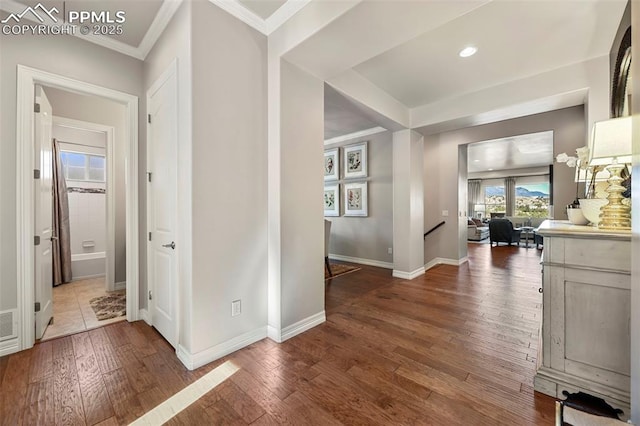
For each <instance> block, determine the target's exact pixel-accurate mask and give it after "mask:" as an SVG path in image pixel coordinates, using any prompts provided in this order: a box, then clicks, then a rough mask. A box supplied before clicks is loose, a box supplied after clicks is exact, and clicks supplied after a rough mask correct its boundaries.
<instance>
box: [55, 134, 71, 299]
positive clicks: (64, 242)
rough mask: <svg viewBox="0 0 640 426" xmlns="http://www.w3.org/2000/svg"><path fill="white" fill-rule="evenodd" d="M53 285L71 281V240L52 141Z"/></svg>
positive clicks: (66, 199) (65, 198)
mask: <svg viewBox="0 0 640 426" xmlns="http://www.w3.org/2000/svg"><path fill="white" fill-rule="evenodd" d="M53 235H54V236H56V237H57V238H54V239H53V240H52V241H51V245H52V251H53V285H54V287H55V286H57V285H60V284H63V283H68V282H69V281H71V238H70V231H69V197H68V196H67V183H66V181H65V179H64V174H63V172H62V161H61V159H60V147H59V146H58V141H56V140H55V139H54V140H53Z"/></svg>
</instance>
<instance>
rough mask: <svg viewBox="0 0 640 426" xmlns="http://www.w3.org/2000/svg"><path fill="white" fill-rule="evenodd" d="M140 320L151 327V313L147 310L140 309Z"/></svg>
mask: <svg viewBox="0 0 640 426" xmlns="http://www.w3.org/2000/svg"><path fill="white" fill-rule="evenodd" d="M138 319H141V320H142V321H144V322H146V323H147V324H149V325H151V317H150V316H149V311H148V310H146V309H145V308H140V309H138Z"/></svg>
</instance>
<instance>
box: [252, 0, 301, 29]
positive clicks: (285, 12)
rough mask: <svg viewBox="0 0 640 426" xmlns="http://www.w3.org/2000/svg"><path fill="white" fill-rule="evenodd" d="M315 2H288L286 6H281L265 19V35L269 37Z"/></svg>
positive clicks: (292, 0) (294, 0)
mask: <svg viewBox="0 0 640 426" xmlns="http://www.w3.org/2000/svg"><path fill="white" fill-rule="evenodd" d="M312 1H313V0H288V1H287V2H286V3H285V4H283V5H282V6H280V8H279V9H278V10H276V11H275V12H273V14H272V15H271V16H269V17H268V18H267V19H265V21H264V22H265V33H264V34H265V35H269V34H271V33H272V32H274V31H275V30H277V29H278V28H280V26H282V25H283V24H284V23H285V22H287V21H288V20H289V19H291V18H292V17H293V15H295V14H296V13H298V12H299V11H300V10H302V9H303V8H304V7H305V6H307V5H308V4H309V3H311V2H312Z"/></svg>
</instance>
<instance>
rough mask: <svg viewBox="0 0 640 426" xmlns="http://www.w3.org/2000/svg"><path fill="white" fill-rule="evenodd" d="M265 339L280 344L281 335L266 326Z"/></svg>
mask: <svg viewBox="0 0 640 426" xmlns="http://www.w3.org/2000/svg"><path fill="white" fill-rule="evenodd" d="M267 337H268V338H269V339H271V340H273V341H274V342H276V343H282V334H281V333H280V330H278V329H277V328H275V327H273V326H271V325H269V326H267Z"/></svg>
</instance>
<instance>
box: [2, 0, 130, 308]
mask: <svg viewBox="0 0 640 426" xmlns="http://www.w3.org/2000/svg"><path fill="white" fill-rule="evenodd" d="M6 16H7V15H6V13H4V12H2V13H0V17H1V19H4V18H5V17H6ZM0 43H1V44H0V59H1V60H0V140H1V141H2V143H1V144H0V200H1V201H0V241H2V244H0V310H6V309H13V308H16V307H17V303H18V302H17V283H16V276H17V275H16V274H17V272H16V265H17V259H16V144H15V140H16V81H17V65H18V64H21V65H25V66H28V67H32V68H37V69H39V70H44V71H48V72H52V73H54V74H59V75H63V76H66V77H70V78H73V79H76V80H81V81H85V82H89V83H93V84H96V85H99V86H103V87H107V88H110V89H114V90H119V91H122V92H126V93H130V94H133V95H136V96H140V94H141V88H142V62H141V61H139V60H137V59H134V58H131V57H128V56H125V55H122V54H120V53H117V52H114V51H112V50H108V49H105V48H103V47H100V46H97V45H95V44H93V43H89V42H86V41H84V40H81V39H79V38H76V37H70V36H49V37H42V36H29V35H20V36H2V37H1V40H0Z"/></svg>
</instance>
